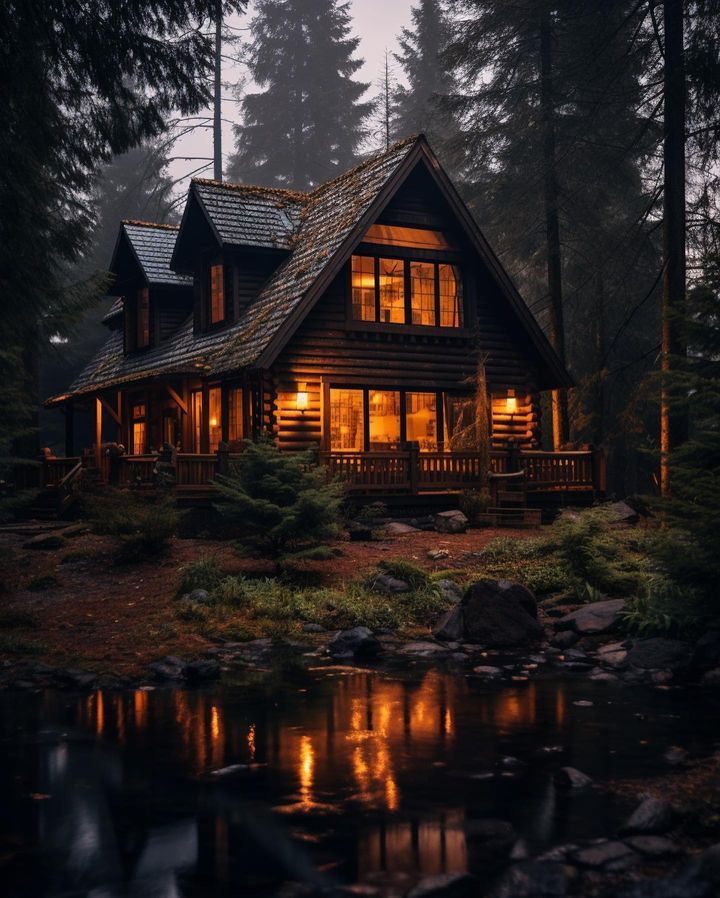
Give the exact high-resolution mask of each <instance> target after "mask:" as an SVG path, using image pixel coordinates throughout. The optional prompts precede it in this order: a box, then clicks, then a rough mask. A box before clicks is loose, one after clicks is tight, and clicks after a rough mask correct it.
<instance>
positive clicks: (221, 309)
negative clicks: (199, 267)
mask: <svg viewBox="0 0 720 898" xmlns="http://www.w3.org/2000/svg"><path fill="white" fill-rule="evenodd" d="M224 320H225V285H224V278H223V266H222V265H221V264H220V263H217V264H216V265H211V266H210V324H219V323H220V322H221V321H224Z"/></svg>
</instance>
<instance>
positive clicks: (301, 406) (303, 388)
mask: <svg viewBox="0 0 720 898" xmlns="http://www.w3.org/2000/svg"><path fill="white" fill-rule="evenodd" d="M298 386H299V388H300V389H299V390H298V392H297V397H296V399H295V408H296V409H297V410H298V411H299V412H304V411H305V410H306V409H307V407H308V394H307V384H298Z"/></svg>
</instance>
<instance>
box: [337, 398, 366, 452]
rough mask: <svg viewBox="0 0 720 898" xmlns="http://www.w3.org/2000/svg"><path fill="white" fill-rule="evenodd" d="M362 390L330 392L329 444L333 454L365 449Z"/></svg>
mask: <svg viewBox="0 0 720 898" xmlns="http://www.w3.org/2000/svg"><path fill="white" fill-rule="evenodd" d="M364 420H365V418H364V390H330V444H331V446H332V448H333V450H334V451H335V452H362V451H363V450H364V449H365V428H364Z"/></svg>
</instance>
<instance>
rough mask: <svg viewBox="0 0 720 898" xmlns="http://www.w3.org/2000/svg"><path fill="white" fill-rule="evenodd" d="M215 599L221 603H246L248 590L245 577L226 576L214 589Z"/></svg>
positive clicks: (239, 604)
mask: <svg viewBox="0 0 720 898" xmlns="http://www.w3.org/2000/svg"><path fill="white" fill-rule="evenodd" d="M213 596H214V598H215V600H216V601H217V602H218V603H220V604H221V605H235V606H241V605H244V604H246V602H247V596H248V590H247V580H246V579H245V577H224V578H223V579H222V580H221V581H220V582H219V583H218V584H217V586H216V587H215V589H214V590H213Z"/></svg>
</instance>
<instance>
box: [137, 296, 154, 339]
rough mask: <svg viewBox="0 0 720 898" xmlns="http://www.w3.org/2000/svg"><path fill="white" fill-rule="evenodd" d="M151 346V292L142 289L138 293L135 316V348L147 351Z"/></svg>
mask: <svg viewBox="0 0 720 898" xmlns="http://www.w3.org/2000/svg"><path fill="white" fill-rule="evenodd" d="M149 345H150V290H149V288H148V287H141V288H140V289H139V290H138V293H137V310H136V314H135V348H136V349H147V347H148V346H149Z"/></svg>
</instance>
